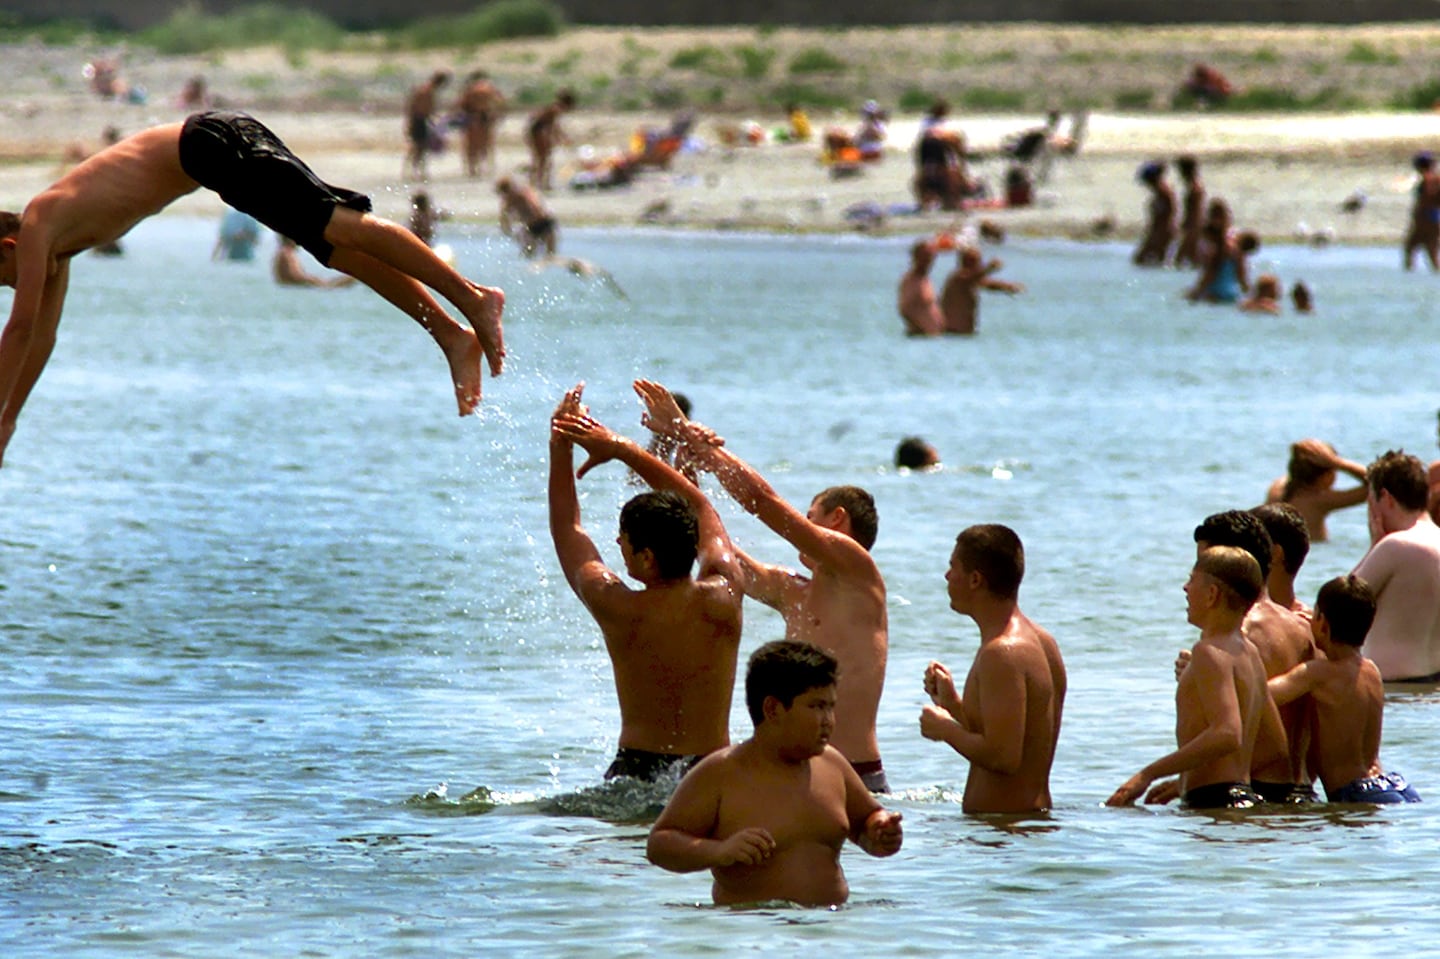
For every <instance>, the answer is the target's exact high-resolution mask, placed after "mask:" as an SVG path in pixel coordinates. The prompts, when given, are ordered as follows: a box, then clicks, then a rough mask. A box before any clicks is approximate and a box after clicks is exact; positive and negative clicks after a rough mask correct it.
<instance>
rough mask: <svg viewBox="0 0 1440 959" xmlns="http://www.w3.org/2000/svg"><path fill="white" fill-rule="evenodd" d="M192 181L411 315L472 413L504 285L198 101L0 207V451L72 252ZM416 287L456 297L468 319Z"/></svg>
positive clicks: (54, 322) (496, 344) (49, 345)
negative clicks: (4, 315)
mask: <svg viewBox="0 0 1440 959" xmlns="http://www.w3.org/2000/svg"><path fill="white" fill-rule="evenodd" d="M201 186H204V187H206V188H207V189H211V190H214V191H215V192H216V193H219V194H220V197H221V199H223V200H224V201H225V202H226V203H228V204H230V205H231V206H232V207H234V208H236V209H237V210H240V211H242V212H245V213H249V214H250V215H251V216H253V217H255V219H257V220H259V221H260V222H261V223H263V224H265V225H266V226H268V227H270V229H272V230H275V231H276V232H278V233H281V234H284V235H285V236H289V237H291V238H292V239H294V240H295V241H296V242H298V243H299V244H300V245H301V246H303V247H304V248H305V249H307V250H309V251H310V253H311V254H313V255H314V257H315V259H317V260H319V261H320V263H321V264H323V265H325V266H328V267H330V268H331V269H334V270H340V271H341V272H343V273H348V274H350V275H351V276H353V277H355V278H356V279H358V280H359V281H360V282H362V283H364V284H366V285H367V286H369V287H370V288H371V289H373V290H375V292H377V293H379V294H380V295H381V296H383V297H385V299H387V300H389V301H390V302H391V303H393V304H394V305H395V306H397V307H399V308H400V309H402V310H404V311H405V312H406V313H408V314H409V315H410V316H411V317H412V318H414V320H415V321H416V322H417V323H419V324H420V325H421V326H422V327H423V328H424V329H425V330H426V332H428V333H429V334H430V335H431V336H432V337H434V339H435V342H436V343H437V344H438V345H439V346H440V349H441V351H443V352H444V354H445V358H446V360H447V361H448V362H449V365H450V378H451V381H452V382H453V383H454V387H455V399H456V402H457V404H458V405H459V408H460V415H462V416H464V415H465V414H467V413H470V412H473V411H474V409H475V407H476V406H477V405H478V404H479V403H480V360H481V356H482V354H483V356H484V357H485V358H486V359H488V360H489V363H490V371H491V374H492V375H499V373H500V370H501V367H502V366H503V364H504V357H505V343H504V336H503V333H502V330H501V319H500V318H501V312H502V311H503V310H504V308H505V295H504V293H502V292H501V291H500V290H498V289H495V288H492V287H483V286H477V285H476V284H474V283H472V282H470V281H469V280H467V279H465V277H463V276H461V275H460V274H459V273H457V272H455V270H454V269H452V268H451V267H450V266H448V265H446V264H445V263H444V262H443V261H441V260H440V259H439V258H438V257H436V256H435V253H434V252H433V251H432V250H431V249H430V248H429V247H428V246H426V245H425V244H424V243H421V242H420V240H419V239H417V238H416V237H415V235H414V234H413V233H411V232H410V231H409V230H407V229H406V228H405V227H403V226H400V225H399V224H397V223H391V222H390V221H388V220H383V219H380V218H379V217H376V216H372V215H371V214H370V212H369V210H370V198H369V197H367V196H364V195H363V194H360V193H355V192H353V191H351V190H346V189H343V188H341V187H335V186H331V185H330V184H328V183H325V182H324V181H322V180H321V179H320V178H319V177H317V176H316V175H315V174H314V173H313V172H312V171H311V170H310V168H309V167H307V166H306V165H305V164H304V163H303V162H301V161H300V159H299V158H298V157H296V156H295V155H294V154H293V153H291V152H290V150H289V149H288V148H287V147H286V146H285V144H284V143H282V142H281V141H280V139H279V137H277V136H275V134H274V133H272V132H271V131H270V130H269V129H267V128H266V127H265V126H264V125H262V124H261V123H260V122H259V121H257V120H255V119H254V118H253V117H250V116H247V115H245V114H243V113H229V112H211V113H197V114H195V115H194V116H192V117H190V118H189V119H188V120H186V121H185V122H184V123H172V124H168V125H166V126H160V127H153V128H151V129H149V130H144V131H142V132H140V133H137V134H135V135H134V136H132V137H129V138H127V139H125V140H121V141H120V142H119V143H117V144H116V145H115V146H112V147H109V148H107V149H105V150H102V151H100V152H99V153H97V154H95V155H94V156H92V157H90V158H89V159H87V160H86V161H85V162H84V163H81V164H80V165H79V166H77V167H75V168H74V169H73V170H71V171H70V172H69V173H66V174H65V175H64V176H63V177H61V178H60V179H59V180H57V181H56V182H55V183H54V184H52V185H51V186H50V187H48V188H47V189H45V190H44V191H43V192H41V193H40V195H38V196H37V197H35V199H33V200H31V201H30V203H29V204H28V205H27V206H26V207H25V212H24V213H23V214H22V215H20V216H16V215H15V214H13V213H3V212H0V284H3V285H5V286H11V287H14V288H15V299H14V302H13V304H12V305H11V308H10V320H9V322H8V323H7V324H6V325H5V331H4V334H3V336H0V458H3V456H4V453H5V448H6V445H7V444H8V443H9V441H10V438H11V436H12V435H13V433H14V431H15V420H16V418H17V417H18V416H19V415H20V409H21V407H22V406H24V404H25V400H26V398H28V397H29V395H30V391H31V389H33V388H34V386H35V382H36V381H37V380H38V379H39V378H40V374H41V372H42V371H43V370H44V368H45V363H46V362H47V361H48V360H49V359H50V352H51V350H52V349H53V348H54V346H55V330H56V327H57V326H58V325H59V323H60V312H61V309H62V307H63V306H64V303H65V291H66V287H67V284H68V282H69V279H70V261H71V259H72V258H73V257H74V256H75V255H76V254H77V253H81V252H83V251H85V250H88V249H90V248H91V247H94V246H98V245H99V244H102V243H105V242H107V241H110V240H115V239H118V238H119V237H121V236H123V235H124V234H125V233H126V232H127V231H129V230H130V228H131V227H133V226H134V225H135V224H136V223H138V222H140V221H141V220H143V219H145V218H146V217H148V216H150V215H152V214H154V213H158V212H159V211H160V210H162V209H164V208H165V207H166V206H168V205H169V204H170V203H171V202H173V201H174V200H177V199H179V198H180V197H182V196H185V195H186V194H188V193H191V192H193V191H194V190H195V189H196V188H197V187H201ZM426 287H429V288H430V289H434V290H436V291H437V292H439V293H440V294H441V295H442V296H444V297H445V298H446V299H447V300H449V301H450V302H451V303H452V304H454V305H455V307H456V308H457V309H459V310H460V312H461V313H463V314H464V315H465V318H466V319H467V320H469V321H470V325H471V328H467V327H465V326H463V325H462V324H460V323H458V322H456V321H455V320H454V319H453V318H452V317H451V316H450V315H449V314H447V313H446V312H445V311H444V309H442V308H441V306H440V304H439V303H437V302H436V301H435V298H434V297H432V296H431V295H430V292H429V290H427V289H426Z"/></svg>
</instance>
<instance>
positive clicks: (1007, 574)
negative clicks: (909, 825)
mask: <svg viewBox="0 0 1440 959" xmlns="http://www.w3.org/2000/svg"><path fill="white" fill-rule="evenodd" d="M1024 577H1025V547H1024V546H1023V545H1021V543H1020V537H1019V536H1017V535H1016V534H1015V531H1014V530H1012V529H1010V528H1009V527H1006V526H1000V525H998V524H987V525H980V526H971V527H969V528H968V529H966V530H964V531H963V532H962V533H961V534H960V535H959V536H958V537H956V539H955V549H954V550H953V551H952V552H951V554H950V568H949V569H947V570H946V571H945V584H946V589H947V592H948V594H949V598H950V608H951V609H953V610H955V612H957V613H960V614H961V615H963V616H969V617H970V618H971V619H972V620H974V621H975V625H976V626H978V627H979V628H980V648H979V649H977V650H976V651H975V659H974V661H973V662H972V663H971V664H970V673H969V675H968V676H966V678H965V695H964V697H963V699H962V697H961V696H960V695H959V694H958V693H957V692H956V691H955V679H954V677H952V676H951V675H950V670H949V669H947V668H945V666H944V665H943V664H942V663H938V662H932V663H931V664H930V666H929V668H927V669H926V670H925V692H926V694H927V695H929V697H930V700H931V702H932V703H934V705H932V706H926V707H925V708H924V709H923V710H922V711H921V713H920V732H921V734H922V735H924V737H925V738H926V739H933V740H936V741H938V742H943V743H945V744H947V745H948V746H950V748H952V749H954V750H955V751H956V752H957V753H959V754H960V755H962V756H964V757H965V758H966V759H967V760H969V761H970V775H969V776H968V777H967V778H966V780H965V799H964V804H963V807H962V808H963V809H964V811H965V812H967V813H971V814H975V813H992V812H1038V811H1040V810H1045V809H1049V808H1050V805H1051V803H1050V767H1051V765H1052V764H1053V763H1054V762H1055V744H1056V743H1057V742H1058V741H1059V739H1060V717H1061V713H1062V712H1063V710H1064V708H1065V686H1066V677H1065V662H1064V660H1063V659H1062V658H1061V656H1060V647H1059V646H1058V645H1057V644H1056V643H1055V638H1054V637H1053V636H1051V635H1050V634H1049V633H1048V632H1046V631H1045V630H1044V629H1041V628H1040V627H1039V626H1037V625H1035V623H1033V622H1032V621H1031V620H1030V618H1029V617H1028V616H1026V615H1025V614H1024V613H1022V612H1021V611H1020V598H1019V597H1020V581H1021V580H1022V579H1023V578H1024Z"/></svg>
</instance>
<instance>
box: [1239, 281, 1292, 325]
mask: <svg viewBox="0 0 1440 959" xmlns="http://www.w3.org/2000/svg"><path fill="white" fill-rule="evenodd" d="M1283 292H1284V291H1283V289H1282V287H1281V286H1280V278H1279V277H1278V276H1276V275H1275V274H1274V273H1261V274H1260V275H1259V276H1258V277H1256V278H1255V292H1253V293H1251V294H1250V296H1249V297H1248V298H1246V300H1245V301H1244V302H1243V303H1241V304H1240V309H1242V310H1244V311H1245V312H1246V313H1269V314H1271V315H1275V316H1278V315H1279V313H1280V296H1281V294H1282V293H1283Z"/></svg>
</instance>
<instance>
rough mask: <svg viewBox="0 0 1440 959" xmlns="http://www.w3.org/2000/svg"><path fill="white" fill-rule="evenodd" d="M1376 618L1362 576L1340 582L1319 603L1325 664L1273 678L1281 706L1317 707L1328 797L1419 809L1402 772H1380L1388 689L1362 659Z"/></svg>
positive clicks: (1317, 752)
mask: <svg viewBox="0 0 1440 959" xmlns="http://www.w3.org/2000/svg"><path fill="white" fill-rule="evenodd" d="M1374 619H1375V593H1374V592H1373V591H1371V589H1370V587H1369V586H1368V585H1367V584H1366V582H1365V581H1364V580H1363V579H1361V578H1360V577H1358V576H1356V575H1355V574H1354V573H1351V574H1350V575H1348V576H1337V577H1335V578H1334V579H1332V580H1330V581H1329V582H1328V583H1326V584H1325V585H1324V586H1321V587H1320V593H1319V595H1318V596H1316V597H1315V616H1314V618H1313V619H1311V621H1310V627H1311V629H1313V630H1314V632H1315V644H1316V645H1317V646H1319V647H1320V651H1321V652H1322V653H1324V654H1325V655H1324V657H1323V658H1318V659H1312V660H1310V661H1309V662H1306V663H1301V664H1300V665H1299V666H1296V667H1295V668H1294V669H1292V670H1290V671H1289V672H1288V673H1285V674H1284V675H1283V676H1274V677H1272V678H1271V679H1270V695H1271V696H1273V697H1274V698H1275V702H1277V703H1280V704H1285V703H1290V702H1294V701H1296V700H1298V699H1300V698H1301V697H1303V696H1309V697H1310V702H1311V703H1312V704H1313V706H1314V710H1313V715H1314V719H1313V720H1312V722H1313V724H1314V733H1315V749H1314V751H1313V755H1314V757H1315V763H1316V766H1317V767H1318V769H1317V772H1318V773H1319V775H1320V781H1321V782H1322V783H1323V784H1324V786H1325V798H1326V799H1328V800H1330V801H1331V802H1355V803H1385V804H1388V803H1401V802H1419V801H1420V795H1419V793H1417V792H1416V791H1415V789H1414V788H1413V787H1412V786H1410V785H1409V784H1408V783H1406V782H1405V777H1404V776H1401V775H1400V774H1399V773H1387V772H1385V771H1384V770H1383V769H1382V768H1381V766H1380V731H1381V726H1382V724H1383V723H1384V719H1385V683H1384V681H1383V680H1381V678H1380V670H1379V669H1377V668H1376V666H1375V664H1374V663H1372V662H1371V661H1370V660H1368V659H1366V658H1365V656H1364V655H1363V654H1362V653H1361V652H1360V647H1361V646H1363V645H1364V643H1365V634H1366V633H1368V632H1369V631H1370V624H1371V623H1372V622H1373V621H1374Z"/></svg>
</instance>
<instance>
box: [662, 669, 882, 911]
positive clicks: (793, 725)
mask: <svg viewBox="0 0 1440 959" xmlns="http://www.w3.org/2000/svg"><path fill="white" fill-rule="evenodd" d="M837 665H838V664H837V663H836V660H835V658H834V657H833V656H831V655H830V654H829V653H827V652H825V651H824V650H822V649H820V648H818V647H816V646H814V645H811V644H810V643H802V642H795V641H792V640H777V641H775V642H772V643H767V644H765V645H764V646H761V647H760V648H759V649H757V650H756V651H755V653H754V654H753V655H752V656H751V657H750V664H749V668H748V669H747V670H746V674H745V705H746V707H747V708H748V710H749V712H750V718H751V719H752V720H753V721H754V723H755V734H754V735H753V736H751V737H750V738H749V739H747V740H745V741H744V742H743V743H740V744H739V745H736V746H730V747H727V748H725V749H722V750H720V751H719V752H716V753H713V754H712V755H710V756H708V757H706V758H705V759H704V760H703V761H702V762H701V763H700V765H698V766H696V767H695V768H694V769H693V770H692V771H691V772H690V773H689V774H688V775H687V776H686V777H685V778H684V779H683V780H681V782H680V785H679V787H678V788H677V789H676V790H675V794H674V795H673V796H671V797H670V801H669V802H668V803H667V804H666V806H665V810H664V811H663V812H662V813H661V814H660V818H659V819H657V820H656V821H655V825H654V827H653V828H652V829H651V830H650V839H649V842H648V843H647V845H646V850H645V852H646V856H647V857H648V858H649V859H650V861H651V862H653V863H654V864H655V865H657V866H660V867H662V868H664V869H668V870H670V871H672V872H697V871H699V870H701V869H709V870H710V872H711V875H713V876H714V878H715V881H714V883H713V885H712V886H711V896H712V897H713V899H714V901H715V902H716V903H717V904H720V905H728V904H734V903H744V902H768V901H771V900H780V899H783V900H789V901H790V902H795V903H799V904H801V905H806V906H831V905H837V904H839V903H843V902H844V901H845V900H846V899H847V898H849V896H850V887H849V885H848V883H846V881H845V872H844V870H843V869H842V868H841V867H840V850H841V849H842V847H844V845H845V840H846V839H849V840H850V841H852V842H854V843H855V844H856V845H857V846H859V847H860V848H861V849H863V850H865V851H866V852H867V853H869V854H870V855H872V856H891V855H894V854H895V853H896V852H898V851H899V850H900V844H901V841H902V839H903V836H902V831H901V826H900V814H899V813H897V812H892V811H889V810H887V809H884V808H883V807H881V805H880V804H879V803H878V802H876V800H875V797H874V796H872V795H871V793H870V790H868V789H866V788H865V784H864V783H862V782H861V781H860V777H859V776H857V775H856V774H855V770H854V769H852V768H851V767H850V764H849V763H847V762H846V761H845V757H843V756H841V755H840V753H839V752H837V751H836V750H835V748H834V747H833V746H831V745H829V739H830V734H831V732H833V730H834V728H835V719H836V686H835V683H836V670H837Z"/></svg>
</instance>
